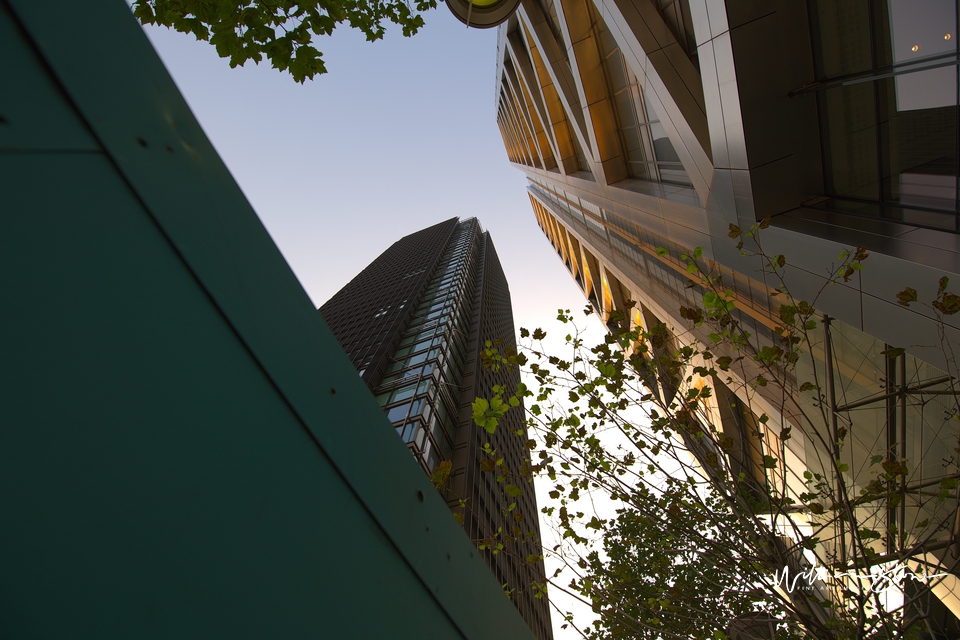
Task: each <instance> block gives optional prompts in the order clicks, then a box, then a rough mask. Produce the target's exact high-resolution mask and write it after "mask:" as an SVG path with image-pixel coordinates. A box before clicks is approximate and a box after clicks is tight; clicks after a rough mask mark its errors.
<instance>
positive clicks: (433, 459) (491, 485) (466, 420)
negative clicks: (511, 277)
mask: <svg viewBox="0 0 960 640" xmlns="http://www.w3.org/2000/svg"><path fill="white" fill-rule="evenodd" d="M320 313H321V314H322V315H323V318H324V320H326V322H327V324H328V325H329V326H330V328H331V329H332V330H333V333H334V335H335V336H336V337H337V340H338V341H339V342H340V344H341V346H342V347H343V348H344V351H346V353H347V355H348V356H349V357H350V359H351V360H352V362H353V364H354V366H355V367H356V368H357V370H358V372H359V374H360V376H361V377H362V379H363V381H364V382H366V383H367V386H369V387H370V389H371V390H372V391H373V393H374V394H375V395H376V398H377V401H378V402H379V403H380V404H381V405H382V406H383V407H384V410H385V411H386V413H387V417H388V418H389V419H390V422H392V423H393V425H394V427H395V428H396V430H397V434H398V435H399V436H400V438H402V440H403V442H404V443H406V445H407V447H408V448H409V449H410V452H411V453H412V454H413V456H414V457H415V458H416V460H417V461H418V462H419V464H420V466H421V467H422V468H423V470H424V471H425V472H426V473H428V474H432V473H434V472H435V471H436V469H437V467H438V465H439V464H440V463H441V462H443V461H450V462H451V463H452V470H451V472H450V478H449V481H448V484H447V487H446V493H445V497H446V499H447V502H448V504H449V505H450V506H451V508H453V509H454V511H455V512H456V513H462V514H463V525H464V529H465V530H466V532H467V534H468V535H469V536H470V537H471V539H472V540H474V541H478V542H480V541H483V540H490V539H492V538H494V537H495V536H496V535H497V533H498V531H499V532H502V536H506V537H507V538H508V542H509V544H508V545H507V549H506V551H504V552H501V553H497V554H493V553H491V552H490V551H489V550H487V551H485V552H484V557H485V559H486V560H487V563H488V564H489V565H490V568H491V570H492V571H493V573H494V574H495V575H496V577H497V580H498V581H499V582H500V583H501V584H503V585H506V587H507V588H509V589H512V598H513V600H514V603H515V604H516V605H517V608H518V609H519V611H520V613H521V614H522V615H523V617H524V619H525V620H526V621H527V624H529V625H530V628H531V630H532V631H533V632H534V634H535V635H536V636H537V637H538V638H541V639H547V638H551V637H552V631H551V627H550V612H549V608H548V602H547V600H546V598H536V597H535V591H536V590H535V589H533V588H531V587H530V585H531V583H532V581H534V580H542V579H543V577H544V569H543V562H542V561H538V562H536V563H533V564H531V563H528V562H527V561H526V558H527V557H528V556H530V555H533V556H534V557H539V556H540V555H541V551H540V541H539V539H540V535H539V527H538V524H537V522H538V515H537V504H536V497H535V494H534V490H533V485H532V484H530V483H527V482H525V481H524V480H522V479H520V478H516V477H514V476H510V478H508V480H509V481H510V482H511V483H513V484H515V485H517V486H520V487H521V488H522V489H523V494H522V495H520V496H517V497H514V498H510V501H511V502H516V504H517V506H516V508H515V509H513V510H508V506H509V505H508V504H507V502H506V499H505V498H504V497H503V487H502V485H498V483H497V482H496V480H495V475H496V474H494V473H491V472H484V471H482V470H481V460H483V459H485V458H490V457H491V456H490V455H489V454H487V453H485V452H484V446H485V444H489V446H490V447H491V448H492V449H493V450H495V451H496V452H497V457H503V459H504V463H505V465H506V468H507V469H508V470H510V471H511V472H512V473H518V472H520V471H521V469H523V468H524V467H529V460H528V455H529V452H528V450H527V448H526V438H525V437H519V436H517V435H515V432H516V431H518V430H520V431H521V432H523V431H525V422H524V413H523V411H524V410H523V406H522V405H521V406H520V407H517V408H515V409H511V410H510V411H509V412H507V414H506V415H505V416H504V420H503V422H502V423H501V425H500V427H499V428H498V429H497V431H496V432H495V433H493V434H488V433H486V431H484V430H483V429H481V428H479V427H477V426H476V425H475V424H474V422H473V414H472V409H471V407H472V403H473V401H474V399H475V398H476V397H478V396H479V397H484V398H490V397H492V396H493V386H494V385H497V384H501V385H504V384H506V385H510V386H511V388H512V387H513V386H515V385H516V383H517V382H519V372H517V371H516V370H513V371H509V372H508V371H506V370H501V372H499V373H494V372H491V371H488V370H487V369H485V368H484V367H483V364H482V361H481V357H480V354H481V353H482V351H483V349H484V346H485V343H486V341H487V340H491V341H492V340H495V339H498V338H499V339H501V340H503V342H504V345H506V346H515V344H516V343H515V339H516V338H515V332H514V326H513V311H512V307H511V304H510V289H509V287H508V285H507V281H506V278H505V277H504V275H503V269H502V268H501V266H500V260H499V258H498V257H497V252H496V249H495V248H494V246H493V241H492V240H491V239H490V234H489V233H487V232H485V231H483V230H482V229H481V227H480V223H479V222H478V221H477V220H476V219H475V218H470V219H468V220H464V221H462V222H461V221H459V220H458V219H457V218H452V219H450V220H447V221H445V222H441V223H440V224H437V225H434V226H432V227H428V228H426V229H423V230H421V231H418V232H417V233H413V234H411V235H408V236H406V237H404V238H401V239H400V240H398V241H397V242H396V243H394V244H393V245H392V246H391V247H390V248H389V249H387V250H386V251H384V252H383V253H382V254H381V255H380V257H378V258H377V259H376V260H374V261H373V262H372V263H371V264H370V265H369V266H368V267H367V268H366V269H364V270H363V271H361V272H360V273H359V274H358V275H357V276H356V277H355V278H354V279H353V280H351V281H350V282H349V283H348V284H347V285H346V286H344V287H343V288H342V289H341V290H340V291H338V292H337V293H336V294H335V295H334V296H333V297H332V298H331V299H330V300H329V301H327V302H326V303H325V304H324V305H323V306H322V307H320ZM371 473H376V470H375V469H371ZM461 500H463V501H465V504H466V507H465V508H462V507H461V506H460V501H461ZM502 536H501V539H503V537H502ZM494 546H495V544H494Z"/></svg>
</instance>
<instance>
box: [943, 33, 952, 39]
mask: <svg viewBox="0 0 960 640" xmlns="http://www.w3.org/2000/svg"><path fill="white" fill-rule="evenodd" d="M950 37H951V36H950V34H949V33H948V34H947V35H945V36H943V39H944V40H949V39H950Z"/></svg>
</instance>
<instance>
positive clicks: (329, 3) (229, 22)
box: [133, 0, 437, 83]
mask: <svg viewBox="0 0 960 640" xmlns="http://www.w3.org/2000/svg"><path fill="white" fill-rule="evenodd" d="M436 6H437V0H415V1H414V2H407V1H403V0H297V1H296V2H295V1H293V0H134V2H133V12H134V15H135V16H136V17H137V19H138V20H140V22H141V23H143V24H155V25H162V26H164V27H172V28H173V29H176V30H177V31H180V32H182V33H189V34H193V35H194V36H196V38H197V40H205V41H209V42H210V44H212V45H214V46H215V47H216V48H217V53H218V54H219V55H220V57H222V58H229V59H230V66H231V67H237V66H243V65H244V64H245V63H246V62H247V61H250V60H252V61H253V62H255V63H259V62H261V61H262V60H264V59H266V60H269V61H270V63H271V65H272V66H273V68H275V69H279V70H280V71H286V72H288V73H289V74H290V75H291V76H293V79H294V80H295V81H297V82H300V83H303V82H304V81H305V80H310V79H312V78H313V77H314V76H316V75H318V74H322V73H326V72H327V68H326V65H325V64H324V62H323V53H322V52H321V51H320V50H319V49H317V48H316V47H315V46H314V43H315V40H314V38H315V37H316V36H328V35H330V34H332V33H333V31H334V29H336V28H337V27H338V26H339V25H340V24H342V23H344V22H346V23H347V24H348V25H350V26H351V27H353V28H354V29H359V30H360V31H362V32H363V34H364V35H365V36H366V38H367V40H369V41H371V42H372V41H375V40H380V39H381V38H383V36H384V33H385V32H386V28H387V24H388V23H394V24H397V25H399V26H400V27H401V29H402V31H403V35H404V36H412V35H414V34H415V33H417V32H418V31H419V30H420V28H421V27H422V26H423V16H422V15H421V12H423V11H427V10H429V9H433V8H435V7H436Z"/></svg>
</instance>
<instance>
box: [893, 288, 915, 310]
mask: <svg viewBox="0 0 960 640" xmlns="http://www.w3.org/2000/svg"><path fill="white" fill-rule="evenodd" d="M916 301H917V290H916V289H914V288H913V287H907V288H906V289H904V290H903V291H901V292H900V293H898V294H897V303H898V304H900V305H901V306H904V307H909V306H910V303H911V302H916Z"/></svg>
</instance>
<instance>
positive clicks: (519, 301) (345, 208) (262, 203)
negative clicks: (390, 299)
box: [146, 4, 586, 330]
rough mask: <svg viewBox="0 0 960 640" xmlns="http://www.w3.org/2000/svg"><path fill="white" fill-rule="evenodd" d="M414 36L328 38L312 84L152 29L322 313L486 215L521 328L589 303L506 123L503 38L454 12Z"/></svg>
mask: <svg viewBox="0 0 960 640" xmlns="http://www.w3.org/2000/svg"><path fill="white" fill-rule="evenodd" d="M425 19H426V22H427V24H426V27H424V28H423V29H422V30H421V32H420V33H419V34H417V35H416V36H414V37H412V38H404V37H403V36H402V35H401V34H400V33H399V30H396V29H394V30H393V31H392V32H388V33H387V36H386V38H385V39H384V40H381V41H378V42H373V43H370V42H366V41H365V40H364V38H363V35H362V34H360V33H359V32H358V31H355V30H352V29H349V28H346V27H344V28H341V29H338V30H337V31H336V32H335V33H334V35H333V36H332V37H328V38H321V39H319V42H318V43H317V47H318V48H319V49H320V50H321V51H323V52H324V59H325V61H326V65H327V69H328V73H327V74H325V75H322V76H318V77H317V78H316V79H315V80H314V81H312V82H311V81H307V83H305V84H304V85H299V84H297V83H295V82H294V81H293V80H292V79H291V78H290V76H289V75H287V74H284V73H280V72H278V71H276V70H275V69H272V68H270V66H269V64H268V63H261V64H260V65H253V64H252V63H248V64H247V66H246V67H242V68H237V69H230V67H229V64H228V62H227V61H226V60H224V59H221V58H219V57H218V56H217V55H216V52H215V50H214V48H213V47H212V46H211V45H209V44H207V43H199V42H196V41H195V40H194V39H193V37H192V36H188V35H184V34H180V33H176V32H173V31H170V30H167V29H162V28H147V29H146V31H147V35H148V37H149V38H150V40H151V42H152V43H153V45H154V47H155V48H156V49H157V51H158V52H159V54H160V57H161V58H162V59H163V61H164V64H165V65H166V66H167V69H168V70H169V71H170V73H171V75H172V76H173V78H174V80H175V81H176V83H177V85H178V87H179V88H180V90H181V92H182V93H183V95H184V97H185V98H186V100H187V102H188V103H189V105H190V107H191V109H192V110H193V112H194V114H195V115H196V117H197V119H198V120H199V121H200V124H201V125H202V126H203V128H204V131H205V132H206V133H207V136H208V137H209V138H210V140H211V141H212V142H213V145H214V147H216V149H217V151H218V152H219V153H220V155H221V157H222V158H223V160H224V162H225V163H226V165H227V167H228V168H229V169H230V171H231V173H232V174H233V176H234V178H235V179H236V180H237V182H238V183H239V185H240V187H241V189H243V191H244V193H245V194H246V196H247V198H248V199H249V200H250V202H251V204H252V205H253V207H254V209H255V210H256V211H257V214H258V215H259V216H260V219H261V220H262V221H263V223H264V225H265V226H266V227H267V230H268V231H269V232H270V235H271V236H272V237H273V239H274V241H275V242H276V243H277V245H278V246H279V247H280V250H281V251H282V252H283V255H284V257H285V258H286V259H287V262H288V263H289V264H290V266H291V267H292V268H293V271H294V273H296V275H297V277H298V278H299V280H300V282H301V284H302V285H303V287H304V289H305V290H306V291H307V293H308V294H309V296H310V298H311V299H312V300H313V302H314V304H315V306H320V305H321V304H323V302H325V301H326V300H327V299H328V298H329V297H330V296H331V295H333V294H334V293H335V292H336V291H337V290H338V289H339V288H340V287H342V286H343V285H344V284H346V283H347V282H348V281H349V280H350V279H351V278H352V277H353V276H354V275H356V274H357V273H358V272H359V271H360V270H362V269H363V268H364V267H365V266H366V265H367V264H369V263H370V262H371V261H372V260H373V259H374V258H375V257H376V256H377V255H379V254H380V253H381V252H382V251H383V250H384V249H386V248H387V247H388V246H390V244H392V243H393V242H394V241H396V240H398V239H399V238H401V237H402V236H404V235H407V234H409V233H413V232H415V231H418V230H420V229H422V228H424V227H427V226H430V225H432V224H435V223H437V222H440V221H442V220H445V219H447V218H450V217H453V216H459V217H460V218H461V219H463V218H468V217H472V216H475V217H477V218H478V219H479V220H480V223H481V225H482V226H483V228H484V229H486V230H487V231H489V232H490V234H491V236H492V237H493V240H494V243H495V245H496V247H497V252H498V254H499V256H500V260H501V263H502V264H503V267H504V271H505V272H506V276H507V280H508V282H509V284H510V290H511V294H512V295H511V297H512V299H513V306H514V316H515V320H516V324H517V326H518V327H520V326H526V327H528V328H535V327H536V326H543V327H544V328H545V329H547V330H549V326H550V325H552V324H555V323H554V322H553V318H554V317H555V316H556V310H557V309H558V308H560V307H564V308H572V309H582V308H583V307H584V306H585V304H586V301H585V300H584V298H583V295H582V294H581V293H580V290H579V289H578V288H577V286H576V284H575V283H574V282H573V280H572V279H571V278H570V276H569V274H568V272H567V271H566V269H565V268H564V267H563V265H562V263H561V261H560V259H559V258H558V256H557V255H556V253H554V252H553V249H552V248H551V246H550V244H549V242H548V241H547V240H546V238H545V236H544V235H543V233H542V232H541V231H540V228H539V227H538V226H537V224H536V219H535V217H534V214H533V210H532V209H531V207H530V202H529V200H528V197H527V194H526V190H525V184H526V180H525V177H524V175H523V173H521V172H520V171H519V170H517V169H515V168H513V167H512V166H511V165H510V164H509V162H508V161H507V156H506V152H505V151H504V148H503V142H502V139H501V137H500V132H499V129H498V128H497V124H496V101H495V94H494V91H495V84H494V80H495V73H496V44H497V43H496V29H489V30H477V29H467V28H466V27H464V26H463V25H462V24H461V23H460V22H457V21H456V19H455V18H454V17H453V16H452V15H450V12H449V11H448V10H447V9H446V7H445V6H443V5H442V4H441V6H440V7H439V8H438V9H437V10H434V11H430V12H428V13H427V14H425Z"/></svg>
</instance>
